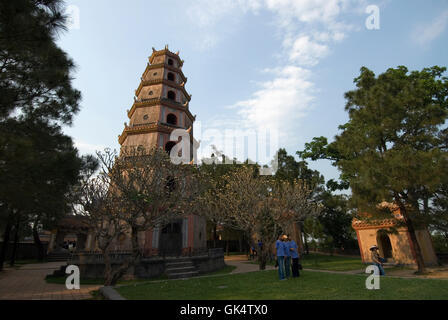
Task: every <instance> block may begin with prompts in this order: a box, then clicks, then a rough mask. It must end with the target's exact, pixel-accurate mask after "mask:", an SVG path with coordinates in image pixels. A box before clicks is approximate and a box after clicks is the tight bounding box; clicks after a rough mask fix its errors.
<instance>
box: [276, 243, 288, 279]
mask: <svg viewBox="0 0 448 320" xmlns="http://www.w3.org/2000/svg"><path fill="white" fill-rule="evenodd" d="M285 249H286V248H285V243H284V241H283V236H280V237H279V238H278V240H277V241H276V242H275V251H276V255H277V264H278V276H279V278H280V280H286V279H285V255H286V252H285V251H286V250H285Z"/></svg>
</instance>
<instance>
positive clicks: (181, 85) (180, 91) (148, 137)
mask: <svg viewBox="0 0 448 320" xmlns="http://www.w3.org/2000/svg"><path fill="white" fill-rule="evenodd" d="M183 63H184V61H183V60H181V59H180V58H179V52H177V53H172V52H171V51H169V50H168V46H165V49H163V50H159V51H157V50H155V49H154V48H153V52H152V55H151V56H150V57H149V63H148V65H147V66H146V70H145V72H143V76H142V77H141V82H140V85H139V86H138V88H137V90H136V91H135V97H134V104H133V105H132V108H131V109H130V110H128V111H127V114H128V117H129V119H130V121H129V125H128V124H127V123H125V128H124V130H123V133H122V134H121V135H120V136H119V137H118V141H119V143H120V145H121V147H122V148H126V147H138V146H142V147H145V148H148V147H153V146H155V145H157V146H159V147H162V148H164V149H165V150H167V151H169V150H171V148H172V147H173V146H174V144H175V142H174V141H170V138H169V136H170V133H171V132H172V131H173V130H174V129H176V128H183V129H186V130H189V133H190V137H191V140H192V139H193V122H194V120H195V116H193V115H192V114H191V113H190V111H189V103H190V100H191V95H189V94H188V92H187V91H186V90H185V84H186V82H187V78H186V77H185V75H184V73H183V72H182V65H183Z"/></svg>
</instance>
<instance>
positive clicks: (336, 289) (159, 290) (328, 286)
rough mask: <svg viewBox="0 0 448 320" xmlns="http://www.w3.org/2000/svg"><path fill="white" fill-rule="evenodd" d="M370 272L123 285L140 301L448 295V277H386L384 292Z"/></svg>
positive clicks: (237, 276)
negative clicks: (370, 285) (373, 285)
mask: <svg viewBox="0 0 448 320" xmlns="http://www.w3.org/2000/svg"><path fill="white" fill-rule="evenodd" d="M366 278H367V274H365V275H351V274H331V273H324V272H316V271H304V272H302V274H301V276H300V278H296V279H289V280H286V281H279V280H278V277H277V272H276V271H261V272H250V273H244V274H233V275H223V276H216V277H209V278H192V279H188V280H166V281H161V282H149V283H146V284H140V285H135V286H134V285H133V286H124V287H119V288H118V289H117V290H118V292H119V293H120V294H121V295H123V296H124V297H125V298H127V299H140V300H145V299H146V300H183V299H188V300H208V299H210V300H213V299H216V300H236V299H243V300H244V299H250V300H257V299H267V300H314V299H322V300H333V299H343V300H346V299H355V300H378V299H387V300H398V299H413V300H414V299H418V300H420V299H448V281H447V280H434V279H399V278H387V277H385V278H381V283H380V286H381V289H380V290H367V289H366V288H365V280H366Z"/></svg>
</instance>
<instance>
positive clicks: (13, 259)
mask: <svg viewBox="0 0 448 320" xmlns="http://www.w3.org/2000/svg"><path fill="white" fill-rule="evenodd" d="M19 231H20V216H18V217H17V223H16V225H15V230H14V245H13V247H12V253H11V259H10V261H9V265H10V266H11V267H12V266H14V264H15V262H16V255H17V246H18V244H19Z"/></svg>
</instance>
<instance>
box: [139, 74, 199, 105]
mask: <svg viewBox="0 0 448 320" xmlns="http://www.w3.org/2000/svg"><path fill="white" fill-rule="evenodd" d="M153 84H164V85H166V86H169V87H172V88H176V89H179V90H182V92H183V93H184V95H185V97H187V100H188V101H190V100H191V95H190V94H188V92H187V90H185V87H184V84H185V83H182V84H177V83H175V82H174V81H171V80H166V79H154V80H143V81H141V82H140V85H139V86H138V88H137V90H135V95H136V96H138V95H139V94H140V91H141V90H142V89H143V87H145V86H149V85H153Z"/></svg>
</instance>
